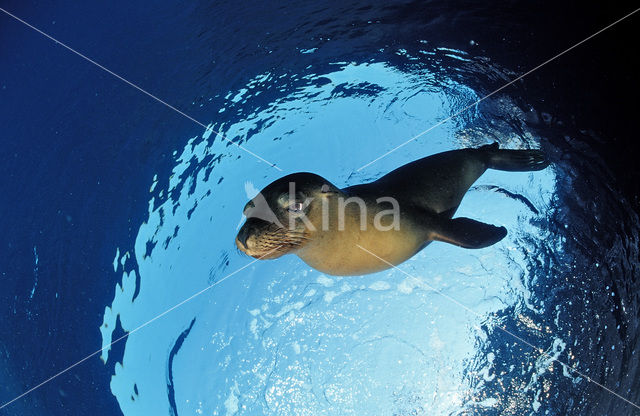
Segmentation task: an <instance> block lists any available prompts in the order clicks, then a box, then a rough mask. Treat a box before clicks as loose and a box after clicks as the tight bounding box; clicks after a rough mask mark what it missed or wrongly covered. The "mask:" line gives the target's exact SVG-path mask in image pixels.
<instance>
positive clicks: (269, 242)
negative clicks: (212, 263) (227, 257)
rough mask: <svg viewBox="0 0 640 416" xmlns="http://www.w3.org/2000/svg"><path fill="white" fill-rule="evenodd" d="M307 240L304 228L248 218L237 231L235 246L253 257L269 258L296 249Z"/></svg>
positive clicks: (274, 257)
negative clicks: (294, 227) (290, 227)
mask: <svg viewBox="0 0 640 416" xmlns="http://www.w3.org/2000/svg"><path fill="white" fill-rule="evenodd" d="M308 240H309V237H308V235H307V233H306V232H305V230H296V229H287V228H284V227H281V226H279V225H277V224H275V223H270V222H267V221H264V220H260V219H256V218H249V219H247V222H245V223H244V225H243V226H242V228H240V231H238V235H237V236H236V246H237V247H238V249H239V250H240V251H242V252H243V253H245V254H247V255H249V256H251V257H253V258H256V259H263V260H270V259H276V258H278V257H281V256H283V255H285V254H287V253H291V252H293V251H295V250H297V249H298V248H300V247H302V246H303V245H304V244H305V243H306V242H307V241H308Z"/></svg>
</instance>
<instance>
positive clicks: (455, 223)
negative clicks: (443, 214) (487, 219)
mask: <svg viewBox="0 0 640 416" xmlns="http://www.w3.org/2000/svg"><path fill="white" fill-rule="evenodd" d="M506 235H507V229H506V228H504V227H496V226H495V225H491V224H485V223H483V222H480V221H476V220H472V219H471V218H465V217H459V218H454V219H451V220H447V221H443V222H442V223H441V224H440V226H439V227H438V229H436V230H434V231H433V234H432V236H431V239H432V240H435V241H443V242H445V243H449V244H454V245H456V246H460V247H464V248H484V247H488V246H490V245H492V244H495V243H497V242H498V241H500V240H502V239H503V238H504V237H505V236H506Z"/></svg>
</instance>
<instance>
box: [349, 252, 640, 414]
mask: <svg viewBox="0 0 640 416" xmlns="http://www.w3.org/2000/svg"><path fill="white" fill-rule="evenodd" d="M356 246H358V247H359V248H360V249H361V250H363V251H365V252H367V253H369V254H371V255H372V256H373V257H375V258H377V259H378V260H380V261H382V262H384V263H386V264H388V265H389V266H390V267H393V268H394V269H396V270H398V271H399V272H400V273H402V274H404V275H406V276H409V277H411V278H412V279H415V280H418V281H420V282H421V283H423V284H424V285H425V286H426V287H428V288H429V289H431V290H433V291H434V292H436V293H438V294H439V295H442V296H444V297H445V298H447V299H449V300H450V301H451V302H453V303H455V304H456V305H458V306H460V307H461V308H463V309H465V310H466V311H469V312H471V313H472V314H474V315H476V316H477V317H479V318H484V316H482V315H480V314H479V313H478V312H476V311H474V310H473V309H471V308H469V307H468V306H466V305H465V304H463V303H461V302H459V301H457V300H456V299H454V298H452V297H451V296H449V295H447V294H446V293H443V292H441V291H439V290H438V289H436V288H434V287H433V286H431V285H429V284H428V283H425V282H423V281H422V280H420V279H418V278H417V277H415V276H413V275H412V274H410V273H408V272H405V271H404V270H402V269H401V268H399V267H398V266H396V265H394V264H391V263H390V262H388V261H387V260H385V259H383V258H382V257H380V256H378V255H377V254H375V253H373V252H372V251H369V250H367V249H366V248H364V247H362V246H361V245H360V244H356ZM496 328H498V329H499V330H501V331H502V332H504V333H505V334H507V335H510V336H512V337H513V338H515V339H517V340H518V341H520V342H522V343H523V344H526V345H528V346H529V347H531V348H532V349H534V350H535V351H538V352H539V353H540V354H542V355H544V356H545V357H548V358H549V359H551V361H556V362H558V363H560V364H562V365H563V366H564V367H565V368H566V369H568V370H570V371H573V372H575V373H576V374H578V375H580V376H582V377H584V378H585V379H587V380H588V381H589V382H591V383H593V384H595V385H596V386H599V387H601V388H602V389H604V390H606V391H608V392H609V393H611V394H613V395H614V396H616V397H617V398H619V399H621V400H623V401H625V402H627V403H628V404H630V405H632V406H633V407H635V408H637V409H640V406H638V405H637V404H635V403H633V402H632V401H630V400H628V399H626V398H624V397H623V396H621V395H619V394H618V393H616V392H615V391H613V390H611V389H609V388H607V387H605V386H603V385H602V384H600V383H598V382H597V381H595V380H594V379H592V378H591V377H589V376H588V375H586V374H584V373H583V372H581V371H580V370H577V369H576V368H574V367H571V366H570V365H569V364H567V363H565V362H564V361H562V360H559V359H557V358H555V357H553V356H552V355H550V354H548V353H546V352H544V350H543V349H542V348H538V347H536V346H535V345H533V344H531V343H530V342H528V341H525V340H524V339H522V338H520V337H519V336H517V335H516V334H514V333H513V332H511V331H509V330H508V329H506V328H504V327H502V326H500V325H496Z"/></svg>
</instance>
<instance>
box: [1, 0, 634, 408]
mask: <svg viewBox="0 0 640 416" xmlns="http://www.w3.org/2000/svg"><path fill="white" fill-rule="evenodd" d="M1 7H2V8H4V9H6V10H8V11H10V12H11V13H14V14H16V15H18V16H19V17H21V18H23V19H25V20H27V21H28V22H29V23H31V24H33V25H34V26H36V27H38V28H40V29H42V30H43V31H45V32H47V33H49V34H50V35H52V36H54V37H56V38H58V39H59V40H61V41H63V42H65V43H67V44H68V45H69V46H71V47H73V48H75V49H76V50H78V51H80V52H82V53H83V54H85V55H87V56H89V57H90V58H92V59H94V60H96V61H97V62H99V63H101V64H103V65H105V66H106V67H108V68H109V69H110V70H112V71H114V72H116V73H118V74H120V75H122V76H124V77H125V78H127V79H128V80H130V81H131V82H133V83H136V84H138V85H140V86H141V87H142V88H144V89H146V90H148V91H150V92H152V93H153V94H154V95H156V96H157V97H159V98H161V99H163V100H166V101H167V102H169V103H170V104H171V105H173V106H175V107H177V108H179V109H180V110H182V111H184V112H185V113H187V114H189V115H190V116H192V117H194V118H195V119H197V120H199V121H201V122H202V123H204V124H205V125H211V126H213V128H215V129H216V130H219V131H221V132H223V133H224V134H225V135H227V136H228V137H229V138H230V139H232V140H234V141H235V142H236V143H241V144H243V145H246V146H247V148H250V149H251V150H253V151H256V152H258V153H259V154H260V155H261V156H264V157H265V158H266V159H268V160H270V161H273V162H275V163H277V164H278V166H280V167H281V168H282V169H283V170H284V171H285V172H284V173H289V172H292V171H298V170H312V171H315V172H318V173H320V174H323V175H325V176H327V177H329V178H331V179H332V180H333V181H334V183H337V184H340V185H347V184H353V183H358V182H360V181H364V180H369V179H373V178H375V177H377V176H379V175H380V174H382V173H384V172H386V171H388V170H391V169H392V168H394V167H396V166H399V165H401V164H403V163H406V162H408V161H410V160H414V159H416V158H418V157H422V156H424V155H426V154H431V153H435V152H437V151H442V150H448V149H452V148H459V147H465V146H475V145H480V144H484V143H486V142H488V141H494V140H497V141H499V142H500V143H501V144H503V145H504V146H507V147H526V146H535V147H538V146H540V147H542V148H543V149H544V150H545V151H546V152H548V154H549V155H550V158H551V159H552V161H553V166H552V168H550V169H549V170H547V171H545V172H544V173H541V174H532V175H528V174H526V175H524V176H517V177H516V176H508V175H507V176H504V175H499V174H497V173H496V174H493V173H492V174H490V175H488V176H485V177H483V179H482V180H481V182H479V183H478V186H477V187H475V188H474V189H473V190H472V191H471V192H470V193H469V195H468V197H467V198H466V199H465V202H466V203H467V205H463V206H462V207H461V215H464V214H465V212H466V213H467V215H469V216H477V217H482V218H483V219H485V220H487V221H490V222H491V221H493V222H494V223H502V224H505V225H507V227H508V228H509V230H510V236H509V238H508V239H507V240H506V241H505V242H504V243H501V245H498V246H495V247H493V248H489V249H485V250H483V251H481V252H478V253H470V252H466V251H459V250H460V249H453V248H443V247H440V248H437V247H434V248H433V250H432V249H431V247H430V249H429V250H425V252H424V253H421V254H420V256H418V257H417V258H416V259H415V261H414V262H413V263H410V264H407V269H406V270H407V271H408V272H409V273H411V274H412V275H413V276H415V277H416V278H417V279H418V280H415V281H414V280H411V279H409V280H407V279H406V276H402V275H401V274H398V273H395V274H394V273H389V274H384V273H382V274H379V275H375V276H371V277H362V278H358V279H327V278H326V277H323V276H319V275H318V274H317V273H316V272H313V271H311V270H308V268H306V267H305V266H304V265H302V264H301V263H300V262H298V261H297V260H295V259H293V258H291V259H289V258H283V259H281V260H279V261H278V262H268V263H259V264H256V265H254V266H252V267H251V268H250V269H247V270H246V271H243V272H242V273H239V274H238V275H237V276H234V277H231V278H230V279H229V280H228V281H225V282H224V283H221V284H220V286H216V287H215V288H214V289H212V290H211V291H209V292H207V293H205V294H203V295H202V296H201V297H199V298H198V299H197V300H194V301H193V302H191V303H189V304H186V305H184V308H182V309H179V310H176V311H175V312H172V313H171V314H168V315H167V316H166V318H163V319H161V320H158V321H156V322H154V323H153V324H150V325H149V326H148V327H145V328H143V329H140V331H139V332H136V333H135V334H132V336H131V338H130V339H127V340H126V341H122V342H120V343H117V344H115V345H113V346H112V347H111V349H110V350H109V351H108V353H102V354H98V355H96V356H94V357H92V358H90V359H89V360H87V361H86V362H83V363H82V364H80V365H78V366H77V367H74V368H73V369H71V370H70V371H68V372H67V373H65V374H63V375H61V376H60V377H58V378H55V379H54V380H52V381H51V382H49V383H47V384H45V385H43V386H42V387H40V388H39V389H37V390H35V391H33V392H31V393H29V394H28V395H26V396H24V397H22V398H20V399H19V400H17V401H15V402H13V403H11V404H10V405H7V406H6V407H4V408H2V409H1V410H0V414H7V415H31V414H34V415H41V414H44V415H49V414H56V415H57V414H65V415H66V414H86V413H89V412H91V413H93V414H98V415H102V414H105V415H113V414H120V413H122V412H124V413H125V414H127V415H128V414H187V413H194V412H198V411H201V412H203V413H204V414H399V415H400V414H407V415H409V414H487V415H492V414H530V413H531V414H554V415H563V414H572V415H573V414H598V415H601V414H608V415H618V414H638V411H637V409H636V408H634V407H633V406H632V405H630V404H628V403H626V402H625V401H623V400H621V399H620V398H618V397H616V396H615V395H613V394H611V393H610V392H607V391H605V390H604V389H603V388H601V387H600V386H598V385H596V384H595V383H592V382H589V381H588V380H586V379H585V377H583V376H581V375H579V374H576V373H573V372H571V371H569V370H565V369H563V367H562V365H561V364H559V363H557V362H556V363H553V362H552V361H550V360H549V356H552V357H555V358H557V359H559V360H561V361H563V362H565V363H569V364H571V365H574V366H575V367H576V368H577V369H579V370H580V371H581V372H582V373H583V375H588V376H589V377H591V378H592V379H593V380H595V381H597V383H599V384H601V385H604V386H606V387H607V388H609V389H611V390H612V391H614V392H615V393H617V394H619V395H621V396H623V397H624V398H626V399H628V400H630V401H632V402H634V403H638V402H639V401H640V394H639V393H638V392H639V391H640V389H639V387H640V386H639V385H638V380H640V368H639V367H638V360H637V355H638V351H639V350H640V348H639V346H638V334H639V328H638V318H639V314H640V308H639V306H640V305H639V299H638V289H639V287H638V286H639V284H640V283H639V282H638V219H637V209H638V198H637V196H638V183H639V181H638V180H637V179H638V178H639V176H640V175H639V169H638V168H637V163H635V155H634V154H633V153H632V152H631V151H630V149H631V143H633V139H635V136H636V135H637V134H636V129H635V126H634V107H632V106H625V105H622V104H621V103H623V102H625V100H631V99H635V98H636V97H637V92H638V91H640V88H639V85H638V81H636V80H635V74H637V73H638V69H639V68H638V67H637V64H635V63H634V61H633V58H634V55H637V52H636V49H637V48H636V49H634V48H635V44H636V42H637V34H635V33H634V30H633V29H634V28H635V27H636V26H637V22H638V16H633V17H631V18H630V19H629V20H628V21H625V22H623V23H621V24H620V25H619V26H616V27H615V28H612V29H611V30H610V31H608V32H606V33H604V34H602V35H601V36H599V37H597V38H595V39H593V40H592V41H590V42H589V43H587V44H585V45H583V46H581V47H580V48H577V49H576V50H574V51H571V52H570V53H568V54H567V55H566V56H563V57H561V58H559V59H558V60H557V61H555V62H553V63H551V64H549V65H548V66H546V67H544V68H542V69H541V70H539V71H537V72H536V73H534V74H532V75H531V76H529V77H527V78H525V79H524V80H523V81H521V82H518V83H516V84H515V85H513V86H511V87H509V88H508V89H506V90H504V91H503V92H502V93H501V94H499V95H498V96H495V97H492V99H491V100H487V101H486V102H483V103H482V104H481V105H479V106H477V107H474V108H473V109H471V110H470V111H469V112H466V113H465V114H464V115H462V116H460V117H456V118H454V119H453V120H451V122H449V123H446V124H444V125H443V126H442V128H439V129H438V130H434V131H433V132H431V133H429V134H428V135H425V136H424V137H422V138H420V139H419V140H417V141H416V142H415V143H413V144H411V145H409V146H405V147H404V148H403V149H401V150H399V151H398V152H396V153H394V154H393V155H390V156H389V157H388V158H385V159H383V160H381V161H380V162H378V163H377V164H375V165H372V166H371V167H370V168H368V169H366V170H363V171H362V172H356V169H357V168H358V167H360V166H362V165H364V164H365V163H368V162H369V161H371V160H373V159H374V158H376V157H377V156H379V155H380V154H382V153H384V152H386V151H388V150H390V149H391V148H393V147H395V146H396V145H398V144H400V143H402V142H404V141H405V140H407V139H409V138H410V137H412V135H414V134H417V133H419V132H421V131H423V130H425V129H427V128H429V127H430V126H431V125H433V124H435V123H436V122H438V121H439V120H442V119H444V118H445V117H448V116H450V115H451V114H454V113H455V112H456V111H457V110H459V109H461V108H464V107H465V106H467V105H468V104H470V103H472V102H473V101H475V100H476V99H478V98H480V97H482V96H484V95H485V94H487V93H489V92H491V91H493V90H494V89H495V88H498V87H500V86H502V85H503V84H504V83H505V82H507V81H508V80H509V79H512V78H513V77H515V76H517V75H519V74H521V73H523V72H525V71H527V70H528V69H530V68H532V67H534V66H536V65H538V64H539V63H541V62H543V61H544V60H546V59H547V58H549V57H551V56H553V55H555V54H556V53H558V52H561V51H562V50H564V49H566V48H567V47H569V46H571V45H572V44H574V43H575V42H578V41H580V40H582V39H583V38H585V37H586V36H588V35H590V34H591V33H593V32H595V31H596V30H598V29H600V28H601V27H603V26H605V25H606V24H608V23H610V22H612V21H614V20H615V19H616V18H619V17H621V16H622V15H624V14H625V13H628V12H630V11H631V10H632V9H633V8H632V7H628V8H625V7H624V6H618V9H617V10H613V9H612V10H607V11H603V10H590V9H585V8H584V7H581V8H573V7H569V6H566V8H558V6H557V5H553V4H551V3H550V2H537V3H534V4H531V5H525V4H519V3H517V2H509V3H503V4H500V5H494V6H486V5H480V4H477V3H475V2H455V3H454V2H392V3H389V2H379V3H376V2H370V3H368V4H365V3H359V2H352V3H349V2H335V3H331V2H308V3H305V4H296V5H295V6H292V5H282V4H270V3H266V2H265V3H260V4H252V5H242V4H238V3H237V2H230V3H218V4H205V3H202V4H199V5H194V4H191V3H179V2H164V3H162V4H161V5H155V6H154V7H153V8H151V7H149V6H148V5H142V4H140V5H136V4H129V3H125V2H116V3H111V4H108V5H107V4H104V5H84V4H74V3H71V2H68V3H63V4H61V3H58V4H53V3H50V2H46V3H45V2H37V1H36V2H28V3H25V2H12V1H3V2H2V3H1ZM0 106H1V107H0V128H1V131H0V140H1V145H2V149H1V151H0V169H2V170H1V179H0V195H2V202H1V203H0V210H1V211H0V214H1V218H2V219H1V220H0V227H1V228H0V230H1V231H2V236H3V242H2V244H1V245H0V247H1V249H0V250H1V251H0V279H1V280H0V296H1V299H2V303H1V304H2V305H4V306H3V307H2V308H0V313H1V314H2V321H1V322H2V326H1V329H0V331H1V332H0V347H1V348H0V402H1V403H2V404H4V403H6V402H8V401H10V400H12V399H13V398H14V397H16V396H18V395H20V394H22V393H23V392H25V391H27V390H29V389H30V388H32V387H34V386H36V385H37V384H39V383H41V382H43V381H45V380H46V379H48V378H49V377H51V376H52V375H54V374H56V373H57V372H59V371H62V370H64V369H65V368H67V367H68V366H69V365H71V364H73V363H75V362H77V361H78V360H80V359H82V358H84V357H85V356H87V355H88V354H90V353H92V352H94V351H97V350H98V349H99V348H100V347H101V346H102V345H103V344H104V343H109V342H110V341H111V340H115V339H117V338H118V337H119V336H121V335H123V334H125V333H126V331H131V330H133V329H135V328H137V327H138V326H139V325H140V324H142V323H144V322H146V321H147V320H148V319H150V318H152V317H153V316H155V315H157V314H159V313H161V312H163V311H164V310H166V309H167V308H169V307H171V306H173V305H175V304H177V303H178V302H180V301H182V300H183V299H185V298H187V297H188V296H190V295H192V294H193V293H196V292H198V291H199V290H201V289H203V288H204V287H206V286H207V285H209V284H212V283H214V282H216V281H217V280H218V279H221V278H223V277H225V276H226V275H228V274H229V273H231V272H233V271H234V270H237V269H238V268H240V267H242V266H243V265H244V264H246V263H247V259H246V258H243V257H241V256H239V255H238V253H237V252H236V251H235V250H234V248H233V235H234V230H235V227H236V224H237V223H238V221H239V220H240V213H241V208H242V206H243V204H244V201H246V199H247V196H248V195H247V194H248V193H250V192H249V191H250V188H252V187H257V188H261V187H262V186H264V185H265V184H267V183H269V182H270V181H271V180H273V179H275V178H277V177H279V176H281V175H282V174H283V173H281V172H279V171H277V170H275V169H273V168H271V167H269V166H267V165H266V164H265V163H261V162H259V161H256V160H255V159H253V158H252V157H251V156H250V155H248V154H246V153H244V152H242V151H241V150H239V149H237V148H236V147H234V146H230V145H228V144H225V143H224V142H222V141H221V140H220V139H216V138H215V134H214V135H211V134H207V132H206V131H205V129H204V128H203V127H202V126H200V125H198V124H196V123H193V122H192V121H190V120H188V119H186V118H185V117H183V116H181V115H179V114H177V113H176V112H174V111H172V110H170V109H168V108H166V107H165V106H163V105H161V104H159V103H158V102H156V101H153V100H152V99H150V98H149V97H148V96H145V95H144V94H142V93H141V92H140V91H137V90H135V89H133V88H132V87H130V86H128V85H126V84H124V83H123V82H122V81H120V80H118V79H116V78H114V77H113V76H111V75H109V74H107V73H105V72H104V71H102V70H100V69H99V68H97V67H95V66H94V65H92V64H90V63H88V62H86V61H84V60H82V59H81V58H80V57H78V56H76V55H74V54H72V53H70V52H69V51H68V50H65V49H64V48H62V47H60V46H58V45H56V44H55V43H53V42H52V41H51V40H49V39H46V38H45V37H43V36H42V35H40V34H38V33H36V32H34V31H33V30H32V29H29V28H27V27H26V26H24V25H23V24H21V23H19V22H17V21H15V20H13V19H12V18H10V17H8V16H7V15H5V14H4V13H2V14H0ZM245 182H249V183H250V184H251V186H247V185H246V184H245ZM150 188H151V191H150ZM478 207H482V208H478ZM465 210H466V211H465ZM127 253H128V254H127ZM114 256H115V259H114ZM434 286H435V287H437V288H438V289H439V290H442V291H444V292H445V293H447V294H448V295H450V296H451V297H453V298H456V299H458V300H459V301H460V302H463V303H465V304H466V305H468V306H469V307H470V308H471V309H473V310H474V311H475V313H476V314H479V316H480V317H482V319H478V316H477V315H473V314H469V313H465V312H464V311H452V310H455V309H456V308H455V306H454V305H452V304H450V303H448V301H447V300H446V299H443V298H442V297H440V296H438V294H436V293H434V292H433V291H431V290H430V289H428V287H434ZM497 325H500V326H502V327H504V328H507V329H508V330H509V331H510V332H512V333H513V334H515V335H517V336H518V337H520V338H522V339H524V340H526V341H527V342H529V343H531V344H533V345H536V346H538V347H540V348H542V349H543V350H545V352H546V354H548V355H541V354H539V353H537V352H536V351H535V350H533V349H531V348H530V347H529V346H527V345H524V344H522V343H521V342H517V341H516V340H515V339H514V338H513V337H510V336H509V335H508V334H505V333H504V332H501V331H500V330H498V329H496V326H497ZM345 334H348V335H349V336H346V335H345ZM100 357H102V358H103V360H105V361H106V362H103V361H102V360H101V359H100ZM114 374H115V377H112V376H113V375H114ZM2 404H0V405H2ZM634 409H635V413H634ZM216 412H217V413H216Z"/></svg>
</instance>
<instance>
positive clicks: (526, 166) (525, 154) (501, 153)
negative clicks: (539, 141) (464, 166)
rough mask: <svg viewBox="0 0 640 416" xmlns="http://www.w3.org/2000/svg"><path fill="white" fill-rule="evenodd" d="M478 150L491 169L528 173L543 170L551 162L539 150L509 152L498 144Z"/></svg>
mask: <svg viewBox="0 0 640 416" xmlns="http://www.w3.org/2000/svg"><path fill="white" fill-rule="evenodd" d="M478 150H480V151H482V152H484V153H485V157H486V159H485V160H486V163H487V167H488V168H489V169H497V170H506V171H510V172H527V171H531V170H542V169H544V168H546V167H547V166H549V160H548V159H547V157H546V156H545V154H544V153H543V152H542V151H541V150H538V149H530V150H507V149H500V148H498V143H493V144H490V145H486V146H482V147H480V148H479V149H478Z"/></svg>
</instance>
